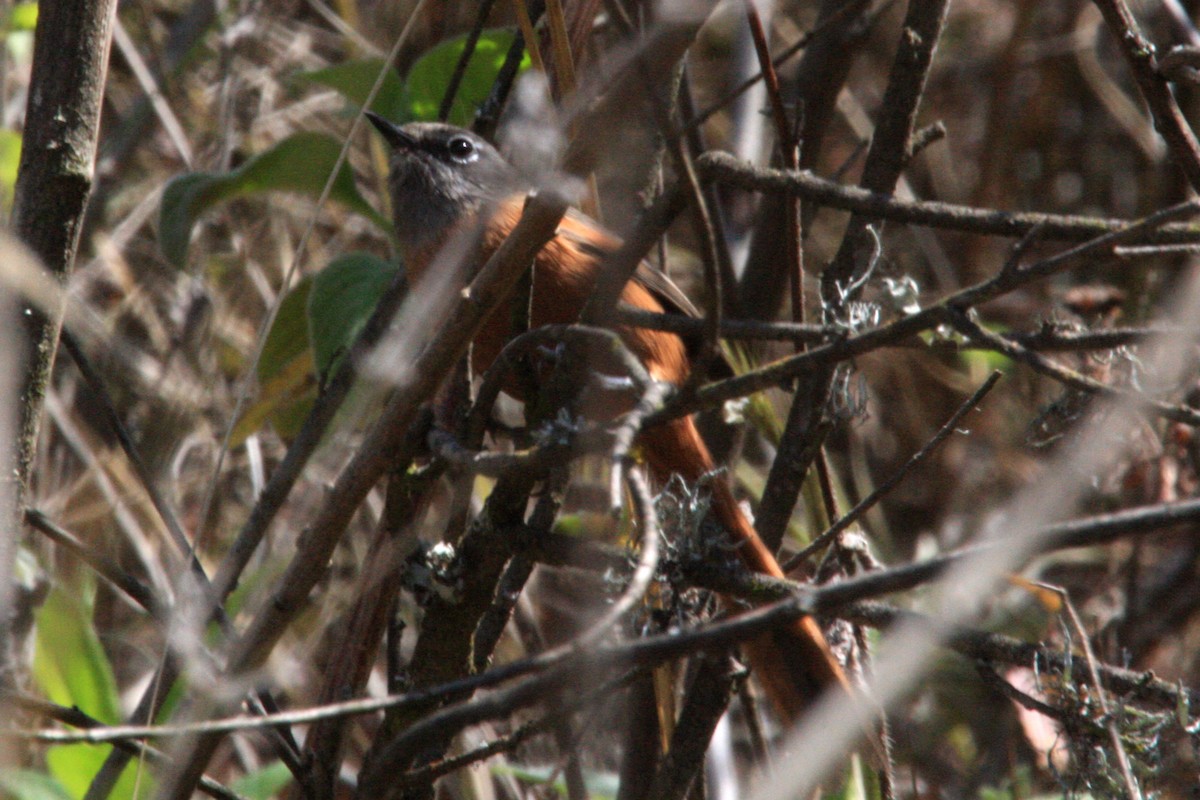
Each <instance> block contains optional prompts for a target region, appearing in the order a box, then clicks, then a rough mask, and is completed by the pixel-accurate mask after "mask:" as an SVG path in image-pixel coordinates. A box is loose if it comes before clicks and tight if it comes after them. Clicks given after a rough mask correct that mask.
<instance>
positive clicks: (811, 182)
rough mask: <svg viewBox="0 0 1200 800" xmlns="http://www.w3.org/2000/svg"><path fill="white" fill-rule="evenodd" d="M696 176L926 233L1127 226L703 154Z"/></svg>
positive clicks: (1190, 231)
mask: <svg viewBox="0 0 1200 800" xmlns="http://www.w3.org/2000/svg"><path fill="white" fill-rule="evenodd" d="M696 170H697V171H698V172H699V173H700V176H701V177H702V178H704V179H706V180H714V181H719V182H720V183H725V184H728V185H730V186H736V187H739V188H741V189H747V190H750V191H756V192H780V193H784V194H793V195H796V196H798V197H801V198H803V199H804V200H806V201H808V202H811V203H816V204H818V205H822V206H828V207H829V208H837V209H841V210H843V211H852V212H854V213H858V214H863V215H864V216H870V217H874V218H876V219H883V220H888V221H891V222H903V223H907V224H910V225H922V226H924V227H928V228H943V229H946V230H955V231H963V232H965V233H977V234H982V235H985V236H1008V237H1013V238H1018V237H1021V236H1024V235H1025V234H1027V233H1029V232H1030V231H1032V230H1033V229H1034V228H1039V235H1040V236H1041V238H1042V239H1044V240H1055V241H1068V242H1081V241H1087V240H1089V239H1092V238H1095V237H1097V236H1100V235H1102V234H1106V233H1114V232H1116V231H1119V230H1122V229H1124V228H1125V227H1126V226H1128V225H1129V223H1130V221H1129V220H1120V219H1103V218H1100V217H1083V216H1078V215H1073V214H1040V213H1034V212H1027V211H1018V212H1008V211H995V210H992V209H983V208H974V207H971V206H962V205H955V204H953V203H941V202H935V201H930V200H914V201H906V200H898V199H896V198H895V197H892V196H891V195H887V194H879V193H876V192H871V191H868V190H866V189H862V188H859V187H857V186H845V185H843V184H840V183H836V182H834V181H831V180H827V179H825V178H821V177H818V176H817V175H815V174H813V173H812V172H811V171H809V170H801V171H799V172H787V171H785V170H778V169H768V168H765V167H755V166H752V165H750V164H747V163H745V162H743V161H739V160H738V159H736V158H734V157H733V156H731V155H729V154H728V153H720V152H708V153H705V154H704V155H702V156H700V158H698V159H696ZM1129 242H1136V243H1141V244H1151V243H1154V244H1180V243H1191V242H1200V225H1194V224H1186V225H1185V224H1179V225H1163V226H1161V227H1159V228H1156V229H1153V230H1148V231H1143V232H1142V234H1141V235H1140V236H1138V237H1137V238H1134V239H1130V240H1128V242H1127V243H1129Z"/></svg>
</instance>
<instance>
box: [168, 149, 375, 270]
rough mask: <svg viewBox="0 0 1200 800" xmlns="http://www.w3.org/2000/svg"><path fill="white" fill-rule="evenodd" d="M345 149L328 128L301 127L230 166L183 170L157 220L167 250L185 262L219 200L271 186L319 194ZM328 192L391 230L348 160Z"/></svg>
mask: <svg viewBox="0 0 1200 800" xmlns="http://www.w3.org/2000/svg"><path fill="white" fill-rule="evenodd" d="M341 149H342V145H341V143H340V142H339V141H337V140H336V139H334V138H332V137H329V136H326V135H324V134H320V133H312V132H305V133H297V134H293V135H292V136H289V137H288V138H286V139H284V140H283V141H281V142H279V143H278V144H276V145H275V146H274V147H272V148H271V149H269V150H267V151H265V152H263V153H260V154H259V155H257V156H255V157H253V158H251V159H250V160H248V161H246V162H245V163H244V164H242V165H241V166H240V167H238V168H237V169H235V170H231V171H230V172H225V173H213V172H192V173H188V174H186V175H180V176H179V177H177V178H175V179H174V180H172V181H171V182H170V183H169V184H167V188H166V190H165V191H164V192H163V198H162V206H161V208H160V211H159V226H158V242H159V247H160V248H161V250H162V252H163V255H165V256H166V257H167V260H168V261H170V262H171V263H172V264H175V265H176V266H178V267H182V266H183V265H184V264H186V262H187V251H188V243H189V241H190V239H191V235H192V226H193V225H194V224H195V222H196V219H197V218H198V217H199V216H200V215H201V214H203V213H204V212H205V211H207V210H208V209H210V208H212V207H213V206H214V205H216V204H217V203H220V202H224V201H227V200H231V199H233V198H235V197H245V196H247V195H253V194H260V193H262V192H270V191H281V192H296V193H299V194H306V195H309V196H311V197H319V196H320V194H321V191H322V189H324V188H325V182H326V181H327V180H328V179H329V175H330V173H331V172H332V171H333V167H334V164H336V163H337V159H338V155H339V154H340V153H341ZM329 196H330V197H331V198H332V199H333V200H335V201H337V202H339V203H341V204H343V205H344V206H346V207H347V208H349V209H350V210H352V211H356V212H358V213H359V214H362V215H363V216H365V217H367V218H368V219H370V220H372V221H373V222H375V224H376V225H378V226H379V227H380V228H381V229H383V230H385V231H387V230H391V225H390V224H389V223H388V221H387V220H386V219H384V217H383V216H382V215H381V214H380V213H379V212H377V211H376V210H375V209H373V208H372V207H371V206H370V204H369V203H367V201H366V200H364V199H363V197H362V195H361V194H359V193H358V187H356V186H355V185H354V175H353V173H352V172H351V171H350V168H349V167H348V166H347V165H346V164H345V163H343V164H342V167H341V169H340V170H338V174H337V177H336V178H335V179H334V182H333V187H332V191H331V193H330V195H329Z"/></svg>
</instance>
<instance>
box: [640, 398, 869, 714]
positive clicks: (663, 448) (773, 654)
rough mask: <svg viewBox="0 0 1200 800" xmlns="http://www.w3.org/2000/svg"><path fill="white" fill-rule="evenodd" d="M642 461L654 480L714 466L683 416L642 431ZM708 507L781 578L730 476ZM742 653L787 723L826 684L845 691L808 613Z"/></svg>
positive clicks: (754, 559)
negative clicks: (734, 491)
mask: <svg viewBox="0 0 1200 800" xmlns="http://www.w3.org/2000/svg"><path fill="white" fill-rule="evenodd" d="M641 442H642V445H643V447H644V449H645V451H646V460H647V461H648V462H649V464H650V469H651V471H652V472H653V473H654V476H655V478H656V479H657V480H660V481H666V480H667V479H669V478H670V476H671V475H673V474H674V475H679V476H680V477H682V478H684V479H685V480H687V481H689V482H695V481H696V480H698V479H699V478H700V477H701V476H703V475H705V474H706V473H709V472H711V471H712V469H713V463H712V457H711V456H710V455H709V452H708V448H707V447H705V445H704V441H703V440H702V439H701V438H700V432H699V431H698V430H696V426H695V424H694V423H693V422H692V420H691V419H690V418H688V417H684V418H682V419H678V420H675V421H673V422H670V423H667V424H665V425H658V426H655V427H654V428H651V429H649V430H646V431H645V432H644V433H643V434H642V438H641ZM711 491H712V511H713V513H714V514H715V515H716V518H717V519H718V520H719V521H720V522H721V524H722V525H723V526H724V527H725V528H726V530H728V531H729V534H730V535H731V536H732V537H733V540H734V542H735V543H736V546H737V550H738V553H739V554H740V555H741V557H742V560H743V561H744V562H745V564H746V566H748V567H749V568H750V569H751V570H753V571H754V572H757V573H760V574H762V575H769V576H771V577H774V578H782V577H784V575H783V570H782V569H780V567H779V562H778V561H776V560H775V556H774V554H773V553H771V551H770V550H769V549H767V546H766V545H765V544H764V543H763V541H762V539H760V538H759V537H758V533H757V532H756V531H755V530H754V527H753V526H752V525H751V524H750V521H749V520H748V519H746V516H745V514H743V513H742V510H741V508H739V506H738V504H737V501H736V499H735V498H734V496H733V491H732V489H731V488H730V484H729V481H728V480H727V479H726V478H724V477H718V479H716V480H714V481H712V482H711ZM744 649H745V652H746V656H747V657H748V658H749V660H750V665H751V667H752V668H753V669H754V672H755V674H756V675H758V677H759V680H760V681H762V684H763V686H764V688H765V689H766V691H767V694H768V695H769V696H770V698H771V700H772V702H773V703H774V704H775V706H776V708H777V709H778V710H779V711H780V713H782V714H783V715H784V717H785V718H787V720H788V721H789V722H791V721H794V720H795V719H796V718H798V717H799V716H800V715H801V714H802V713H803V712H804V710H805V709H806V708H807V707H808V706H809V705H811V704H812V703H813V702H815V701H816V699H817V698H818V697H819V696H820V695H821V692H822V691H823V690H825V689H826V688H829V687H831V686H838V687H841V688H842V689H844V690H846V691H849V689H850V684H849V681H848V680H847V679H846V673H845V671H844V670H843V669H842V667H841V665H840V664H839V663H838V662H837V659H835V658H834V656H833V653H831V652H830V650H829V645H828V644H827V643H826V641H825V636H824V634H823V633H821V628H820V626H818V625H817V623H816V621H815V620H813V619H812V618H811V617H801V618H800V619H797V620H796V621H795V622H793V623H791V624H790V625H787V626H785V627H779V628H776V629H774V630H773V631H772V632H771V633H768V634H764V635H762V636H760V637H757V638H755V639H751V640H750V641H748V642H746V643H745V644H744Z"/></svg>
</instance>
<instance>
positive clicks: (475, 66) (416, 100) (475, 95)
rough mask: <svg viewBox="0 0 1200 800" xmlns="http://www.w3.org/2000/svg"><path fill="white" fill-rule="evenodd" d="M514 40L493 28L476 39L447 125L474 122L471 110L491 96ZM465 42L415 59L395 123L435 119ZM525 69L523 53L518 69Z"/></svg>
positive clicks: (452, 42) (456, 40) (445, 45)
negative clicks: (402, 112)
mask: <svg viewBox="0 0 1200 800" xmlns="http://www.w3.org/2000/svg"><path fill="white" fill-rule="evenodd" d="M515 36H516V34H514V33H513V32H512V31H511V30H507V29H503V28H495V29H491V30H487V31H484V32H483V34H482V35H481V36H480V37H479V42H478V43H477V44H476V46H475V52H473V53H472V54H471V60H470V61H469V62H468V63H467V69H466V72H464V73H463V79H462V83H460V84H459V87H458V93H457V94H456V96H455V98H454V104H453V105H452V106H451V108H450V117H449V119H448V120H447V121H448V122H450V123H453V124H454V125H462V126H464V127H465V126H468V125H470V124H471V122H472V121H473V120H474V118H475V110H476V109H477V108H478V107H479V106H480V104H482V103H483V101H484V100H486V99H487V96H488V93H489V92H491V90H492V85H493V84H494V83H495V82H496V76H497V75H498V74H499V73H500V67H501V66H503V64H504V57H505V55H506V54H507V53H508V48H509V47H511V46H512V42H513V39H514V38H515ZM466 41H467V37H466V36H459V37H456V38H454V39H450V40H448V41H445V42H442V43H441V44H439V45H438V46H437V47H434V48H433V49H432V50H430V51H429V52H428V53H426V54H425V55H423V56H421V57H420V58H419V59H417V61H416V63H415V64H413V65H412V69H410V70H409V72H408V77H407V78H406V79H405V81H404V99H405V106H406V109H405V113H404V114H403V115H402V116H399V117H396V119H401V120H404V121H407V120H433V119H437V113H438V108H439V107H440V106H441V104H442V98H443V97H444V96H445V94H446V88H447V87H448V86H449V84H450V77H451V76H452V75H453V74H454V67H455V66H456V65H457V64H458V59H459V57H460V56H461V55H462V52H463V49H464V48H465V47H466ZM528 67H529V54H528V52H526V54H525V55H524V57H523V58H522V59H521V67H520V68H521V69H522V70H524V69H527V68H528Z"/></svg>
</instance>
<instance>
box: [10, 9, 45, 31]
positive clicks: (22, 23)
mask: <svg viewBox="0 0 1200 800" xmlns="http://www.w3.org/2000/svg"><path fill="white" fill-rule="evenodd" d="M37 18H38V4H37V3H16V4H14V5H13V7H12V11H10V12H9V14H8V19H7V20H5V24H4V32H5V33H8V32H9V31H31V30H33V29H34V28H36V27H37Z"/></svg>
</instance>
